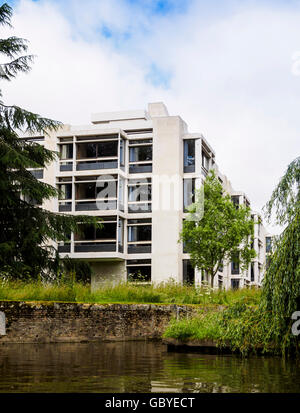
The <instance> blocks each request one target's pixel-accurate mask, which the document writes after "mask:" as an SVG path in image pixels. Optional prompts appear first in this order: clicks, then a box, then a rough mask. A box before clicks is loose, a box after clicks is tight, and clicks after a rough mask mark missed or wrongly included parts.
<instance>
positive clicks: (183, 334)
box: [164, 301, 297, 355]
mask: <svg viewBox="0 0 300 413" xmlns="http://www.w3.org/2000/svg"><path fill="white" fill-rule="evenodd" d="M289 335H290V336H291V332H289ZM164 337H166V338H175V339H178V340H180V341H183V342H185V341H187V340H189V341H190V340H191V341H192V340H213V341H214V342H215V343H216V345H217V346H218V347H224V346H225V347H228V348H230V349H231V351H234V352H235V351H237V352H239V353H241V354H243V355H247V354H251V353H252V354H256V353H258V352H262V353H270V354H280V353H281V352H282V346H281V344H280V343H277V344H276V342H275V341H274V338H275V336H274V331H273V329H272V323H271V319H270V317H269V314H268V313H266V312H264V311H262V310H261V308H259V307H258V306H249V305H246V304H245V303H242V302H238V301H237V302H235V303H232V304H230V305H229V306H227V307H226V308H224V309H223V310H222V311H216V309H210V310H209V311H203V310H202V311H199V313H198V314H197V315H194V316H192V317H190V318H182V319H179V320H175V319H173V320H171V322H170V323H169V325H168V327H167V329H166V330H165V332H164ZM282 339H283V338H282ZM293 339H294V340H293V343H292V344H293V346H294V347H293V348H296V347H297V343H296V340H295V337H293Z"/></svg>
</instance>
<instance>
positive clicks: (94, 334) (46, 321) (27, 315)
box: [0, 301, 196, 344]
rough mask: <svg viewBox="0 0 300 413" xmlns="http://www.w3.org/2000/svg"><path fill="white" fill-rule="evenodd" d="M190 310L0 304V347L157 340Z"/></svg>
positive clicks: (134, 306) (117, 305)
mask: <svg viewBox="0 0 300 413" xmlns="http://www.w3.org/2000/svg"><path fill="white" fill-rule="evenodd" d="M195 311H196V310H195V308H194V307H192V306H184V305H180V306H178V305H154V304H135V305H133V304H107V305H99V304H76V303H54V302H42V303H40V302H16V301H0V312H3V313H4V314H5V319H6V335H0V344H1V343H51V342H53V343H54V342H84V341H120V340H146V339H159V338H161V335H162V333H163V332H164V329H165V327H166V325H167V324H168V322H169V320H170V319H171V317H172V316H175V317H183V316H189V315H192V313H193V312H195Z"/></svg>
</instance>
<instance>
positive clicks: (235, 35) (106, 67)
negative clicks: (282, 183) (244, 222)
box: [0, 0, 300, 232]
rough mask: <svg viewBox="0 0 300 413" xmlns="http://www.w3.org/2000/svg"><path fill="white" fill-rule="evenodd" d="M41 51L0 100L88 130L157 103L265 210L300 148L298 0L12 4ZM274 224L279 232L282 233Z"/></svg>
mask: <svg viewBox="0 0 300 413" xmlns="http://www.w3.org/2000/svg"><path fill="white" fill-rule="evenodd" d="M8 3H9V4H10V5H12V7H13V9H14V16H13V19H12V24H13V26H14V29H13V30H8V29H5V28H0V30H1V31H2V35H1V37H5V36H6V35H17V36H19V37H23V38H26V39H28V40H29V42H30V43H29V51H30V53H32V54H34V55H36V58H35V62H34V65H33V68H32V70H31V72H30V73H29V74H26V75H25V74H21V75H19V76H18V78H17V79H16V80H14V81H13V82H10V83H6V84H3V85H2V91H3V99H4V101H5V103H8V104H18V105H19V106H22V107H24V108H26V109H28V110H31V111H34V112H37V113H39V114H41V115H43V116H48V117H51V118H53V119H57V120H60V121H62V122H64V123H70V124H75V125H76V124H87V123H89V122H90V115H91V113H97V112H101V111H103V112H107V111H115V110H128V109H146V108H147V104H148V102H157V101H163V102H164V103H165V104H166V106H167V107H168V110H169V113H170V114H171V115H180V116H181V117H182V118H183V119H184V120H185V121H186V122H187V124H188V127H189V132H192V133H193V132H201V133H203V135H204V136H205V138H206V139H207V140H208V142H209V143H210V145H211V146H212V147H213V148H214V150H215V152H216V161H217V163H218V165H219V167H220V170H221V172H222V173H224V174H225V175H227V176H228V178H229V179H230V180H231V182H232V185H233V187H234V188H235V189H236V190H241V191H244V192H245V193H246V194H247V195H248V197H249V198H250V201H251V206H252V208H253V209H254V210H256V211H258V212H261V210H262V207H263V205H264V204H265V203H266V202H267V201H268V199H269V198H270V196H271V193H272V190H273V189H274V188H275V186H276V184H277V183H278V181H279V179H280V177H281V176H282V175H283V174H284V172H285V170H286V168H287V165H288V164H289V163H290V162H291V161H292V160H293V159H295V158H296V156H299V152H300V0H299V1H298V0H297V1H296V0H278V1H276V0H259V1H258V0H239V1H238V0H223V1H222V0H210V1H209V2H208V1H206V0H85V1H84V2H83V1H81V0H36V1H33V0H14V1H9V2H8ZM269 229H270V230H271V231H272V230H273V231H275V232H278V228H276V227H275V228H272V226H269Z"/></svg>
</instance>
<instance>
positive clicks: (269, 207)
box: [261, 157, 300, 351]
mask: <svg viewBox="0 0 300 413" xmlns="http://www.w3.org/2000/svg"><path fill="white" fill-rule="evenodd" d="M265 213H266V218H267V219H268V221H269V222H270V221H271V218H272V216H273V214H275V223H276V224H278V225H282V226H283V227H284V230H283V232H282V233H281V235H280V236H279V237H278V238H277V239H274V243H273V244H274V245H273V253H272V255H271V257H270V258H271V259H270V265H269V268H268V270H267V271H266V275H265V278H264V283H263V290H262V300H261V309H262V311H263V315H264V316H265V317H266V318H267V321H268V325H269V326H270V328H269V330H270V331H269V333H270V337H271V339H272V340H273V342H275V343H276V344H277V345H278V346H281V347H282V350H283V351H286V350H289V349H290V348H295V347H297V346H299V340H298V337H297V336H293V335H292V334H291V327H292V324H293V322H294V321H293V320H292V318H291V316H292V314H293V313H294V311H297V310H298V311H299V310H300V157H298V158H296V159H295V160H294V161H293V162H291V163H290V164H289V166H288V168H287V170H286V172H285V174H284V176H283V177H282V178H281V179H280V181H279V183H278V185H277V187H276V188H275V190H274V191H273V193H272V196H271V199H270V201H269V202H268V203H267V204H266V206H265Z"/></svg>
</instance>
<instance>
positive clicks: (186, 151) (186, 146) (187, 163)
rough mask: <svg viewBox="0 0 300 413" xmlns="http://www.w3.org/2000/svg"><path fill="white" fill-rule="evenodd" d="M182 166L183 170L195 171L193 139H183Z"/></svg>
mask: <svg viewBox="0 0 300 413" xmlns="http://www.w3.org/2000/svg"><path fill="white" fill-rule="evenodd" d="M183 166H184V169H183V171H184V172H195V139H185V140H184V141H183Z"/></svg>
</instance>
